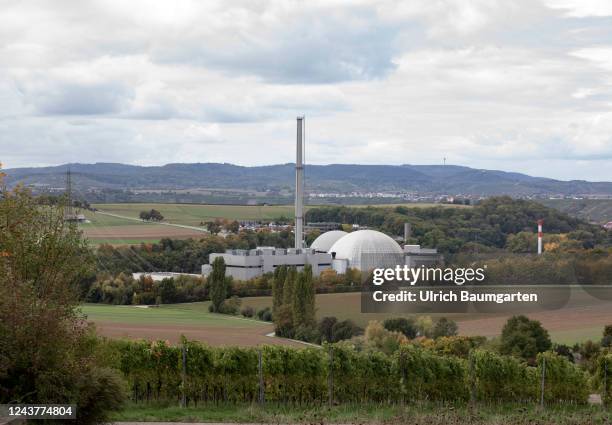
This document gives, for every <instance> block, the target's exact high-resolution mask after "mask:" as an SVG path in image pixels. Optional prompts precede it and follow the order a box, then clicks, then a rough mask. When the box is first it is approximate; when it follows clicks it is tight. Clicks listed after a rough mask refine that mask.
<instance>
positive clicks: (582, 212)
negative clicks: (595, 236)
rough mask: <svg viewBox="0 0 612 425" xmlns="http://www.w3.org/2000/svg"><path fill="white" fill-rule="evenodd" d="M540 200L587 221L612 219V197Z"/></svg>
mask: <svg viewBox="0 0 612 425" xmlns="http://www.w3.org/2000/svg"><path fill="white" fill-rule="evenodd" d="M539 202H541V203H542V204H544V205H546V206H547V207H551V208H555V209H557V210H559V211H561V212H564V213H567V214H569V215H572V216H575V217H579V218H582V219H584V220H587V221H591V222H595V223H607V222H608V221H612V199H547V200H542V201H539Z"/></svg>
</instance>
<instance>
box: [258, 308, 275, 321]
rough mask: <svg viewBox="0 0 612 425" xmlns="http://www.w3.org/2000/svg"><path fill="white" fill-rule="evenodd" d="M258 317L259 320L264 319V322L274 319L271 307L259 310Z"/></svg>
mask: <svg viewBox="0 0 612 425" xmlns="http://www.w3.org/2000/svg"><path fill="white" fill-rule="evenodd" d="M257 318H258V319H259V320H263V321H264V322H271V321H272V310H270V307H266V308H263V309H261V310H259V311H258V312H257Z"/></svg>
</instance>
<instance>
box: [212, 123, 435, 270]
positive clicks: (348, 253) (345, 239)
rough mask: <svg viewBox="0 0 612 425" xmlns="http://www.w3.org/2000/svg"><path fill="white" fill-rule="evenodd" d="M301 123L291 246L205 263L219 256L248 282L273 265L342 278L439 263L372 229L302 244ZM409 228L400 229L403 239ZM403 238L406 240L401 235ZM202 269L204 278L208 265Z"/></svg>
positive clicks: (229, 254)
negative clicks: (326, 272) (350, 272)
mask: <svg viewBox="0 0 612 425" xmlns="http://www.w3.org/2000/svg"><path fill="white" fill-rule="evenodd" d="M304 129H305V118H304V117H303V116H302V117H298V118H297V140H296V158H295V228H294V232H295V245H294V246H295V247H294V248H288V249H285V248H275V247H258V248H255V249H250V250H246V249H233V250H227V251H226V252H224V253H214V254H210V258H209V263H210V264H212V262H213V261H214V260H215V259H216V258H217V257H221V258H223V260H224V261H225V266H226V268H225V273H226V275H227V276H232V277H233V278H234V279H237V280H248V279H252V278H255V277H257V276H261V275H262V274H264V273H272V272H274V269H275V268H276V267H278V266H294V267H296V268H297V269H298V270H300V269H302V268H303V267H304V266H305V265H306V264H309V265H311V266H312V272H313V274H314V275H315V276H318V275H319V274H320V273H321V271H323V270H326V269H330V268H331V269H333V270H335V271H336V272H337V273H345V272H346V271H347V270H348V269H349V268H354V269H358V270H370V269H372V268H375V267H394V266H396V265H398V264H406V265H408V266H409V267H419V266H420V265H433V264H436V263H438V262H439V261H440V260H441V256H440V255H439V254H438V252H437V250H436V249H424V248H421V247H420V246H419V245H405V246H404V248H403V249H402V248H401V247H400V245H399V244H398V243H397V242H396V241H395V240H393V239H392V238H391V237H389V236H387V235H385V234H384V233H381V232H378V231H375V230H357V231H354V232H350V233H347V232H344V231H341V230H331V231H328V232H325V233H323V234H321V235H320V236H319V237H317V238H316V239H315V240H314V241H313V243H312V244H311V246H310V247H306V246H305V242H304V146H305V140H304V134H305V131H304ZM409 229H410V226H409V225H407V226H406V227H405V233H406V234H408V232H409ZM405 238H406V236H405ZM210 264H206V265H204V266H202V274H207V273H208V272H209V271H210V269H211V266H210Z"/></svg>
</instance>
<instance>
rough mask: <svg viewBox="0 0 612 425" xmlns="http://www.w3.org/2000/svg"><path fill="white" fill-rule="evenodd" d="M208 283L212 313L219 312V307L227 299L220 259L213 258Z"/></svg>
mask: <svg viewBox="0 0 612 425" xmlns="http://www.w3.org/2000/svg"><path fill="white" fill-rule="evenodd" d="M209 279H210V280H209V281H210V300H211V301H212V309H213V311H214V312H219V311H221V305H222V304H223V301H225V298H227V285H226V281H225V261H224V260H223V258H222V257H217V258H215V261H213V263H212V272H211V273H210V277H209Z"/></svg>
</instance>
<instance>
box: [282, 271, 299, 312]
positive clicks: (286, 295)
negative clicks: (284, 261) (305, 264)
mask: <svg viewBox="0 0 612 425" xmlns="http://www.w3.org/2000/svg"><path fill="white" fill-rule="evenodd" d="M296 278H297V269H296V268H295V267H289V269H288V270H287V276H286V277H285V284H284V285H283V304H285V305H289V306H291V305H292V304H293V290H294V287H295V281H296Z"/></svg>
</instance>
